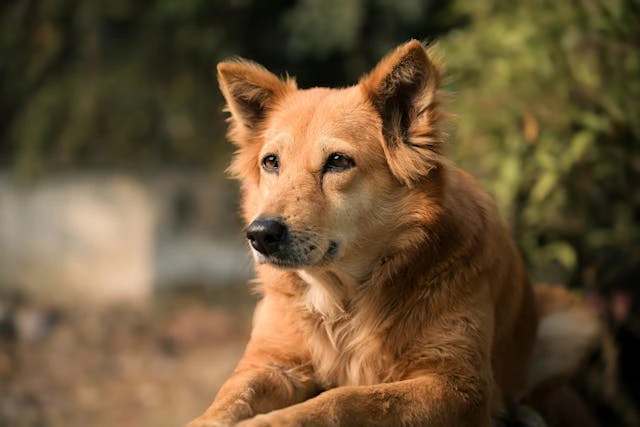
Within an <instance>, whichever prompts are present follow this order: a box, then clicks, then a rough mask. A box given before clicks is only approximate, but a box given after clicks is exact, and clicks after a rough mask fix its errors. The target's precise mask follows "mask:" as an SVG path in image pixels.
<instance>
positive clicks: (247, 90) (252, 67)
mask: <svg viewBox="0 0 640 427" xmlns="http://www.w3.org/2000/svg"><path fill="white" fill-rule="evenodd" d="M217 69H218V82H219V83H220V90H221V91H222V94H223V95H224V98H225V100H226V101H227V108H228V110H229V111H230V112H231V118H230V122H231V137H232V139H233V140H234V142H236V143H241V142H242V141H243V140H245V139H246V138H244V136H245V135H234V133H237V132H240V133H246V132H248V133H251V132H253V131H255V130H256V129H257V128H258V127H259V125H260V123H261V122H262V121H263V120H264V118H265V116H266V114H267V111H268V110H269V109H270V108H271V107H272V106H273V105H274V103H275V102H276V101H277V100H278V98H280V97H282V96H283V95H284V94H285V93H287V92H288V91H292V90H295V89H296V85H295V82H294V81H293V80H292V79H287V80H281V79H279V78H278V77H277V76H275V75H274V74H272V73H270V72H269V71H267V70H266V69H265V68H263V67H262V66H261V65H258V64H256V63H253V62H249V61H244V60H239V61H225V62H220V63H219V64H218V67H217ZM234 136H235V137H234Z"/></svg>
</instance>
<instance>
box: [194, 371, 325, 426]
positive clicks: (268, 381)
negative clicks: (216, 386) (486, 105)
mask: <svg viewBox="0 0 640 427" xmlns="http://www.w3.org/2000/svg"><path fill="white" fill-rule="evenodd" d="M296 371H297V369H295V368H293V369H283V368H280V367H276V366H265V367H262V368H256V369H248V370H244V371H236V373H235V374H234V375H232V376H231V378H229V380H227V382H226V383H225V384H224V385H223V386H222V388H221V389H220V391H219V392H218V395H217V396H216V399H215V400H214V402H213V403H212V404H211V406H210V407H209V408H208V409H207V410H206V411H205V413H204V414H202V415H201V416H200V417H198V418H197V419H195V420H193V421H191V422H190V423H189V424H188V427H214V426H215V427H218V426H230V425H234V424H235V423H237V422H238V421H240V420H244V419H247V418H250V417H253V416H254V415H256V414H261V413H265V412H269V411H272V410H274V409H279V408H282V407H285V406H287V405H292V404H295V403H298V402H301V401H303V400H305V399H307V398H309V397H310V396H311V395H313V394H314V391H315V386H313V385H312V384H311V383H310V382H309V381H307V380H306V378H307V376H306V375H304V374H303V375H298V373H297V372H296Z"/></svg>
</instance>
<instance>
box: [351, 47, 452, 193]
mask: <svg viewBox="0 0 640 427" xmlns="http://www.w3.org/2000/svg"><path fill="white" fill-rule="evenodd" d="M439 85H440V71H439V69H438V67H437V66H436V65H435V64H434V63H433V62H432V61H431V59H430V58H429V56H428V54H427V51H426V50H425V48H424V46H423V45H422V44H421V43H420V42H419V41H417V40H412V41H410V42H408V43H406V44H404V45H402V46H400V47H398V48H397V49H396V50H395V51H393V52H392V53H391V54H390V55H388V56H387V57H385V58H384V59H382V61H380V62H379V63H378V65H376V67H375V68H374V69H373V71H371V73H369V74H368V75H367V76H365V77H364V78H363V79H362V80H361V81H360V87H361V89H362V91H363V94H364V95H365V97H366V98H367V99H368V100H369V101H370V102H371V103H372V104H373V106H374V108H375V109H376V111H377V112H378V114H380V117H381V119H382V133H383V137H384V144H383V147H384V151H385V155H386V157H387V162H388V163H389V167H390V168H391V171H392V172H393V174H394V175H395V176H396V177H397V178H398V179H399V180H400V181H401V182H403V183H404V184H406V185H408V186H412V185H415V184H416V183H417V182H419V181H420V180H421V179H423V178H424V177H426V176H427V175H428V173H429V171H430V170H431V169H433V168H435V167H437V166H438V163H439V158H440V152H441V144H442V140H443V138H444V132H443V131H442V129H441V124H440V123H439V121H440V119H441V118H442V115H443V113H442V112H441V111H440V109H439V107H440V105H439V104H440V102H439V100H438V98H437V96H436V95H437V90H438V87H439Z"/></svg>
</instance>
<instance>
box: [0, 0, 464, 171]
mask: <svg viewBox="0 0 640 427" xmlns="http://www.w3.org/2000/svg"><path fill="white" fill-rule="evenodd" d="M446 5H447V2H446V1H442V0H431V1H424V0H400V1H389V0H352V1H342V0H329V1H320V0H269V1H264V0H139V1H128V0H7V1H5V2H3V3H2V4H1V5H0V57H1V58H2V61H1V62H0V88H1V91H2V97H1V98H0V159H1V160H0V162H2V163H3V164H4V165H5V166H6V165H8V164H11V165H13V166H14V170H15V171H16V172H17V173H18V174H19V175H21V176H25V177H33V176H37V175H39V174H41V173H44V172H48V171H52V170H60V169H67V168H73V167H77V166H79V165H80V166H82V167H125V168H140V167H143V168H144V167H154V166H162V165H165V164H172V165H174V166H177V167H179V166H194V165H198V166H206V165H211V164H213V165H216V166H220V167H222V166H223V165H224V164H225V163H226V161H227V159H228V155H227V154H228V152H229V147H228V144H226V143H225V142H224V134H225V131H224V122H223V115H222V113H221V107H222V100H221V98H220V95H219V91H218V89H217V84H216V81H215V78H214V66H215V64H216V62H217V61H219V60H220V59H223V58H227V57H230V56H235V55H241V56H245V57H247V58H251V59H253V60H256V61H258V62H261V63H263V64H264V65H266V66H268V67H269V68H271V69H273V70H274V71H276V72H278V73H281V74H284V73H285V70H286V71H288V72H290V73H292V74H294V75H299V76H301V77H300V79H299V82H300V83H301V84H302V85H308V84H310V83H312V84H344V83H345V82H353V81H355V79H356V78H357V76H358V75H359V74H360V73H362V72H363V71H364V70H365V69H366V68H367V67H369V66H370V65H371V64H372V63H373V62H374V61H375V60H376V59H378V57H379V56H381V55H383V54H384V53H385V52H386V51H387V50H389V49H391V48H392V47H393V46H394V45H395V44H396V43H399V42H400V41H403V40H406V39H408V38H409V37H411V36H412V35H413V34H420V36H421V37H426V36H429V35H435V34H438V33H441V32H443V31H444V30H445V29H447V28H450V27H452V26H453V25H455V22H453V21H452V19H451V18H448V19H444V18H442V19H437V20H436V17H438V16H440V15H442V16H444V17H449V16H451V15H450V14H448V13H441V12H443V10H444V8H445V6H446ZM431 22H433V24H430V23H431ZM218 160H219V161H218Z"/></svg>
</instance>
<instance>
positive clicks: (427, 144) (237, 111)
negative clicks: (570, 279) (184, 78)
mask: <svg viewBox="0 0 640 427" xmlns="http://www.w3.org/2000/svg"><path fill="white" fill-rule="evenodd" d="M432 56H433V55H432V54H431V53H430V48H426V47H425V46H423V45H422V44H421V43H420V42H419V41H416V40H412V41H410V42H407V43H406V44H403V45H401V46H399V47H398V48H396V50H394V51H393V52H392V53H390V54H389V55H388V56H386V57H385V58H384V59H382V60H381V61H380V62H379V63H378V64H377V65H376V66H375V68H373V70H372V71H371V72H370V73H369V74H367V75H365V76H364V77H362V79H361V80H360V81H359V83H358V84H357V85H354V86H351V87H347V88H342V89H329V88H312V89H306V90H301V89H298V88H297V86H296V83H295V81H294V80H293V79H292V78H288V77H287V78H286V79H281V78H279V77H277V76H275V75H274V74H272V73H270V72H269V71H267V70H266V69H264V68H263V67H261V66H260V65H258V64H255V63H252V62H249V61H245V60H235V61H226V62H221V63H220V64H218V67H217V71H218V78H219V83H220V87H221V90H222V93H223V95H224V97H225V99H226V101H227V108H228V111H229V112H230V118H229V139H230V140H231V141H232V142H233V143H234V144H235V145H236V147H237V152H236V154H235V157H234V159H233V161H232V165H231V166H230V172H231V174H232V175H234V176H235V177H236V178H238V179H239V180H240V182H241V189H242V194H243V202H242V214H243V217H244V220H245V221H246V224H247V228H246V230H245V231H246V236H247V239H248V242H249V244H250V246H251V249H252V252H253V256H254V259H255V263H256V271H257V281H256V289H257V291H258V292H259V294H260V295H261V299H260V301H259V303H258V304H257V307H256V310H255V314H254V320H253V329H252V333H251V338H250V341H249V343H248V345H247V347H246V350H245V353H244V355H243V357H242V358H241V360H240V362H239V363H238V366H237V368H236V369H235V371H234V372H233V374H232V376H231V377H230V378H229V379H228V381H227V382H226V383H225V384H224V385H223V386H222V388H221V389H220V391H219V392H218V395H217V397H216V398H215V400H214V402H213V403H212V404H211V406H210V407H209V408H208V409H207V410H206V412H205V413H204V414H203V415H202V416H200V417H199V418H197V419H196V420H194V421H192V422H191V423H190V424H189V425H190V426H192V427H193V426H226V425H235V424H238V425H242V426H276V425H345V426H357V425H429V426H479V427H482V426H490V425H493V423H494V422H496V420H499V419H500V418H501V417H504V416H505V414H506V413H507V412H508V408H509V407H512V405H514V404H517V402H520V401H521V400H522V399H523V398H525V397H526V396H527V395H528V394H529V393H531V392H532V390H533V389H534V388H535V387H536V386H537V385H539V384H542V383H547V382H548V381H550V380H552V379H553V378H556V377H561V376H564V375H565V374H567V373H568V372H569V371H570V370H571V369H572V367H573V366H575V365H577V364H578V361H579V359H580V357H581V356H582V354H583V353H584V352H585V351H586V350H585V348H586V347H587V346H588V345H589V343H590V342H591V341H592V340H593V337H594V336H595V335H596V333H595V329H596V328H597V326H596V325H595V322H594V320H593V318H592V317H591V316H590V315H589V313H587V312H586V311H585V310H584V309H583V307H582V306H580V304H579V303H577V302H576V301H575V300H574V299H572V297H571V296H570V295H569V294H568V293H567V292H564V291H558V290H552V289H549V288H540V289H539V290H536V291H534V289H533V287H532V285H531V283H530V280H529V278H528V276H527V273H526V272H525V269H524V267H523V262H522V259H521V257H520V255H519V252H518V250H517V248H516V245H515V243H514V241H513V239H512V238H511V236H510V233H509V231H508V229H507V227H506V226H505V225H504V223H503V222H502V221H501V220H500V218H499V215H498V213H497V209H496V206H495V204H494V202H493V201H492V199H491V197H490V196H489V195H488V194H487V193H485V192H484V191H483V190H482V189H481V188H480V187H479V185H478V184H477V183H476V181H475V180H474V179H473V178H472V177H471V176H470V175H469V174H467V173H465V172H464V171H462V170H460V169H458V168H457V167H456V166H455V165H453V164H452V163H451V162H450V161H448V160H447V159H446V157H445V156H444V154H443V144H444V142H445V140H446V134H445V131H444V127H445V126H444V120H446V117H447V114H446V112H445V111H444V109H443V97H442V94H441V90H440V84H441V71H440V66H439V65H438V64H437V63H436V61H435V60H434V59H433V58H432Z"/></svg>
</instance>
